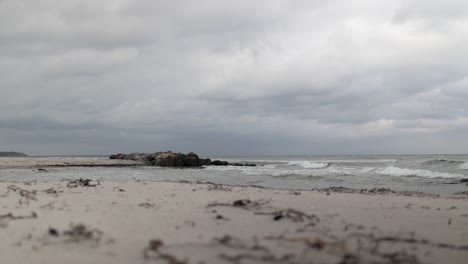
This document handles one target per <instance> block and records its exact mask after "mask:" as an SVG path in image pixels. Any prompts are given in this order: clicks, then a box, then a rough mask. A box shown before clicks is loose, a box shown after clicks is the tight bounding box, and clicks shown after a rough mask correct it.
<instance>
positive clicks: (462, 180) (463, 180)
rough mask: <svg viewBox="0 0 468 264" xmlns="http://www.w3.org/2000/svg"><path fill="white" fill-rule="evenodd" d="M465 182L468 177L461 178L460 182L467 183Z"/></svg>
mask: <svg viewBox="0 0 468 264" xmlns="http://www.w3.org/2000/svg"><path fill="white" fill-rule="evenodd" d="M465 182H468V178H464V179H461V180H460V183H465Z"/></svg>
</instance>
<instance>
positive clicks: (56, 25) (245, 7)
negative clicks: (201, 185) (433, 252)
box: [0, 0, 468, 156]
mask: <svg viewBox="0 0 468 264" xmlns="http://www.w3.org/2000/svg"><path fill="white" fill-rule="evenodd" d="M467 43H468V1H465V0H445V1H440V0H393V1H384V0H269V1H251V0H237V1H225V0H198V1H191V0H172V1H162V0H139V1H135V0H100V1H95V0H79V1H78V0H67V1H62V0H37V1H28V0H0V92H1V93H0V151H9V150H14V151H21V152H25V153H27V154H30V155H67V154H76V155H83V154H96V155H97V154H110V153H117V152H124V153H126V152H156V151H163V150H173V151H181V152H188V151H194V152H197V153H199V154H201V155H205V156H209V155H309V154H310V155H316V154H324V155H330V154H430V153H434V154H441V153H468V45H467Z"/></svg>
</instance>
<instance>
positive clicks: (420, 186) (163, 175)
mask: <svg viewBox="0 0 468 264" xmlns="http://www.w3.org/2000/svg"><path fill="white" fill-rule="evenodd" d="M75 158H78V159H79V158H82V157H75ZM94 158H100V157H94ZM101 158H105V157H101ZM209 158H211V159H222V160H227V161H229V162H231V163H234V162H242V163H245V162H248V163H255V164H257V165H258V166H257V167H234V166H226V167H216V166H209V167H204V168H201V169H200V168H196V169H174V168H160V167H124V168H51V169H49V170H48V172H39V171H37V170H31V169H4V170H0V180H1V181H60V180H68V179H78V178H91V179H97V180H103V181H104V180H114V181H126V180H133V179H138V180H143V181H180V180H183V181H192V182H197V181H202V182H213V183H220V184H228V185H255V186H262V187H268V188H276V189H317V188H327V187H347V188H357V189H362V188H366V189H369V188H376V187H377V188H390V189H392V190H395V191H420V192H427V193H438V194H452V193H455V192H460V191H468V186H467V185H466V184H465V183H460V180H461V179H465V178H466V179H468V155H407V156H403V155H399V156H274V157H270V156H265V157H258V156H257V157H209Z"/></svg>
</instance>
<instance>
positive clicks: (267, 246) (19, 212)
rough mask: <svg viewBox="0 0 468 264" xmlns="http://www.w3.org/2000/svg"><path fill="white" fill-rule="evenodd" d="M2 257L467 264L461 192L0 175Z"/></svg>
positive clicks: (467, 222)
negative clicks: (407, 192) (13, 178)
mask: <svg viewBox="0 0 468 264" xmlns="http://www.w3.org/2000/svg"><path fill="white" fill-rule="evenodd" d="M0 203H1V207H0V237H1V238H2V239H0V263H2V264H7V263H50V264H54V263H57V264H58V263H70V264H71V263H100V264H103V263H109V264H111V263H112V264H115V263H171V264H175V263H466V261H467V259H468V199H467V197H466V196H465V197H444V198H437V197H434V196H429V195H427V196H418V197H416V196H402V195H396V194H358V193H343V192H334V191H333V190H330V191H286V190H269V189H261V188H255V187H228V186H223V185H216V184H200V183H198V184H196V183H185V182H172V183H170V182H140V181H129V182H94V181H87V180H83V181H72V182H48V183H47V182H37V183H36V182H26V183H24V182H23V183H15V182H1V183H0Z"/></svg>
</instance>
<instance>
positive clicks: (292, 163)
mask: <svg viewBox="0 0 468 264" xmlns="http://www.w3.org/2000/svg"><path fill="white" fill-rule="evenodd" d="M288 165H289V166H299V167H302V168H304V169H323V168H327V167H329V166H330V163H325V162H310V161H305V160H304V161H290V162H289V163H288Z"/></svg>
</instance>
